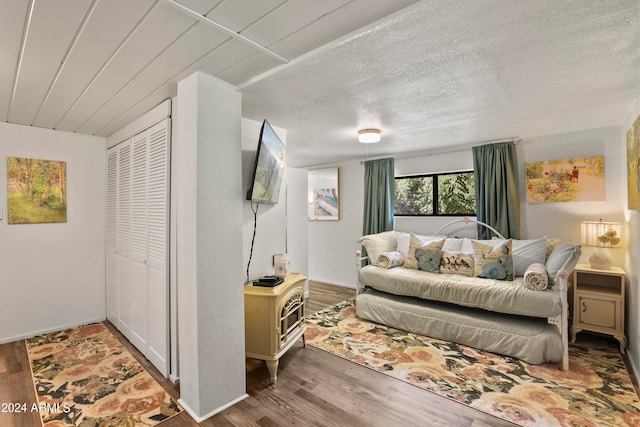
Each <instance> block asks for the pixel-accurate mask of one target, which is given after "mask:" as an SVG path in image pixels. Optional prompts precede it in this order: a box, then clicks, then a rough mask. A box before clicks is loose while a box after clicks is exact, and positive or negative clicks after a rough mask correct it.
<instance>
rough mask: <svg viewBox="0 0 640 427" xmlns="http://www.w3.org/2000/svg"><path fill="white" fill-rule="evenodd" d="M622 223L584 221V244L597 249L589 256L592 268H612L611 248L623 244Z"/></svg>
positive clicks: (582, 228)
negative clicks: (621, 235)
mask: <svg viewBox="0 0 640 427" xmlns="http://www.w3.org/2000/svg"><path fill="white" fill-rule="evenodd" d="M621 232H622V224H621V223H619V222H603V221H602V220H600V221H582V222H581V241H580V243H581V244H582V245H583V246H593V247H595V248H596V249H595V250H594V252H593V254H592V255H591V256H590V257H589V264H590V265H591V268H594V269H598V270H611V254H610V253H609V248H619V247H621V246H622V239H621V237H620V234H621Z"/></svg>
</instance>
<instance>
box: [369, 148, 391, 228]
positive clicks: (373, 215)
mask: <svg viewBox="0 0 640 427" xmlns="http://www.w3.org/2000/svg"><path fill="white" fill-rule="evenodd" d="M394 179H395V171H394V167H393V159H380V160H368V161H366V162H364V218H363V225H362V234H363V235H364V236H366V235H367V234H375V233H381V232H383V231H389V230H393V207H394V206H393V203H394V187H395V182H394Z"/></svg>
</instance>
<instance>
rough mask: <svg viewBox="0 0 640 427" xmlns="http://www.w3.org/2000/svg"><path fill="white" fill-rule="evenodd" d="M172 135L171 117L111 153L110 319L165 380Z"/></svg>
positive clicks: (108, 272) (109, 173)
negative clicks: (170, 146)
mask: <svg viewBox="0 0 640 427" xmlns="http://www.w3.org/2000/svg"><path fill="white" fill-rule="evenodd" d="M170 134H171V132H170V121H169V119H167V120H164V121H162V122H160V123H158V124H156V125H154V126H152V127H151V128H149V129H147V130H145V131H144V132H142V133H140V134H138V135H136V136H134V137H133V138H131V139H130V140H128V141H125V142H122V143H120V144H118V145H117V146H115V147H113V148H111V149H109V150H108V151H107V264H108V266H107V304H108V307H107V312H108V313H110V314H109V316H110V317H109V320H111V322H112V323H113V324H114V325H116V327H117V328H118V329H119V330H120V331H121V332H122V333H123V334H124V335H125V336H126V337H127V338H128V339H129V341H131V343H132V344H133V345H135V346H136V347H137V348H138V349H139V350H140V351H141V352H142V353H143V354H144V355H145V356H146V357H147V359H149V361H150V362H151V363H153V364H154V366H156V367H157V368H158V370H159V371H160V372H161V373H162V374H163V375H165V376H166V375H167V373H168V372H169V362H170V360H169V267H168V266H169V259H168V250H169V249H168V248H169V165H170V157H169V153H170V148H169V135H170ZM112 153H116V154H112ZM112 157H113V158H115V161H114V160H112ZM112 163H113V164H112ZM112 247H114V248H115V249H113V248H112ZM112 259H115V261H112ZM114 319H117V322H116V321H114Z"/></svg>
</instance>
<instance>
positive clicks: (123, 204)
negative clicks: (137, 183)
mask: <svg viewBox="0 0 640 427" xmlns="http://www.w3.org/2000/svg"><path fill="white" fill-rule="evenodd" d="M117 229H118V256H117V259H118V261H117V264H118V267H117V269H118V283H117V286H116V287H117V288H118V291H117V292H118V325H117V326H118V329H119V330H120V331H121V332H122V333H123V334H124V335H125V336H126V337H127V338H129V339H131V323H132V320H133V319H132V315H131V310H132V308H131V307H132V295H131V288H130V286H129V284H130V283H131V266H130V263H131V261H130V259H131V141H130V140H129V141H126V142H123V143H121V144H120V145H118V227H117Z"/></svg>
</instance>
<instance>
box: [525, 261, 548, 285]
mask: <svg viewBox="0 0 640 427" xmlns="http://www.w3.org/2000/svg"><path fill="white" fill-rule="evenodd" d="M524 284H525V286H526V287H527V288H529V289H531V290H532V291H544V290H545V289H547V288H548V287H549V275H548V274H547V267H545V265H544V264H540V263H538V262H536V263H535V264H531V265H530V266H529V267H527V271H525V272H524Z"/></svg>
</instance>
